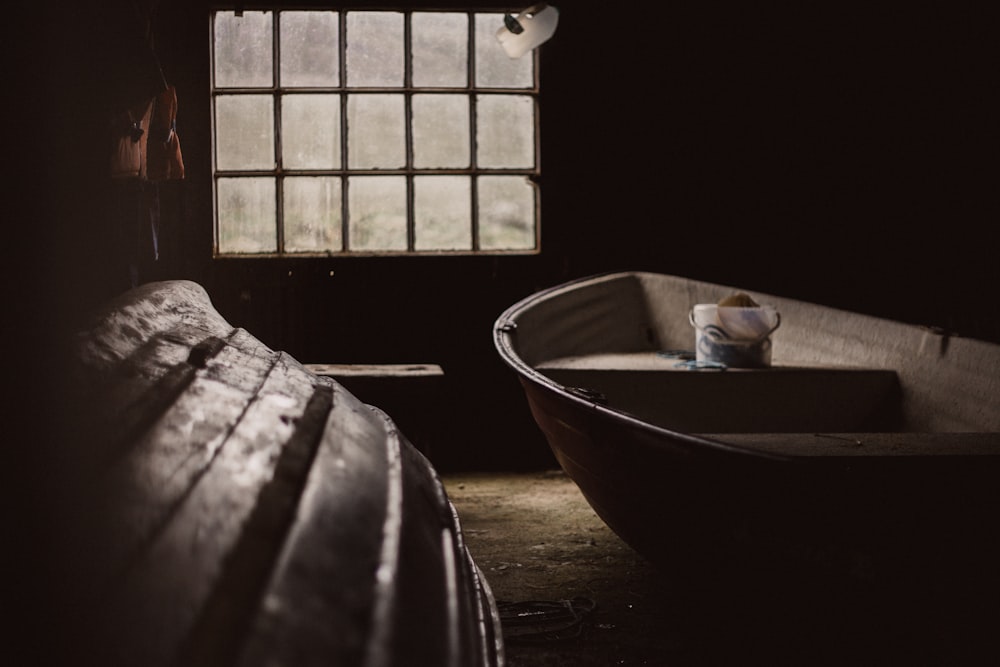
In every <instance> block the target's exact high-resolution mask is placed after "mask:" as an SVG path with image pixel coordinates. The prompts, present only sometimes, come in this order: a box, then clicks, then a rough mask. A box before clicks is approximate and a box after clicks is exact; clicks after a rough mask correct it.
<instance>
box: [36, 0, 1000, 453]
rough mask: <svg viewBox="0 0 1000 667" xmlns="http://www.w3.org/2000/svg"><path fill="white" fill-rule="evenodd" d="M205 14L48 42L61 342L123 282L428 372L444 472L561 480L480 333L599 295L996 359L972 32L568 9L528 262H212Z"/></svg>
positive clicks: (877, 18)
mask: <svg viewBox="0 0 1000 667" xmlns="http://www.w3.org/2000/svg"><path fill="white" fill-rule="evenodd" d="M298 4H301V3H298ZM432 4H433V6H439V7H440V6H446V5H447V4H449V3H447V2H438V3H432ZM453 4H455V3H453ZM730 4H731V5H732V6H729V5H730ZM824 5H831V3H824ZM205 6H207V5H205V4H204V3H201V2H198V1H196V0H183V1H180V0H173V1H171V0H162V1H161V2H159V3H153V11H152V12H150V10H149V6H148V5H147V4H146V3H142V2H139V3H128V2H124V3H121V6H120V7H119V6H117V4H116V3H100V4H98V3H94V6H93V7H83V8H80V7H77V8H75V9H68V10H65V11H62V12H55V11H53V12H50V13H49V15H48V16H46V17H45V19H44V20H45V21H46V22H47V23H46V24H45V25H46V26H51V29H50V30H48V29H47V30H46V33H47V34H46V40H47V41H46V42H44V43H46V44H48V47H47V49H46V51H45V53H46V54H47V57H48V60H47V61H46V72H45V76H46V79H45V81H46V82H47V85H46V91H45V92H46V94H47V95H48V96H49V101H48V103H47V104H46V105H45V109H46V112H45V114H44V118H45V123H46V127H47V130H48V133H47V140H48V141H49V142H50V144H51V146H50V150H49V157H50V161H48V162H47V163H46V166H45V168H46V169H48V170H51V173H50V174H49V175H47V176H46V177H45V179H46V180H45V183H46V185H45V187H44V188H41V191H40V192H39V197H40V199H39V201H40V202H41V205H40V207H39V210H40V211H43V212H44V214H43V215H42V217H41V220H40V225H41V229H42V230H43V231H41V232H40V233H41V237H42V238H43V239H44V244H45V247H46V248H47V249H48V252H47V253H46V255H45V257H44V258H42V260H41V262H36V261H35V260H34V259H33V260H32V262H34V263H33V264H32V268H33V270H34V273H33V275H36V276H39V277H40V278H39V283H38V285H39V290H40V294H43V295H45V298H46V299H48V301H47V302H46V303H47V304H48V306H47V307H46V310H47V311H49V312H51V313H54V314H55V317H57V320H58V321H59V322H61V323H63V324H67V326H68V324H69V323H71V322H72V321H73V318H74V317H76V316H77V315H78V314H79V313H81V312H84V311H85V310H86V309H87V308H89V307H91V306H92V305H94V304H96V303H99V302H100V301H102V300H104V299H106V298H108V297H110V296H111V295H113V294H116V293H118V292H120V291H122V290H124V289H127V288H128V286H129V285H130V281H131V278H130V273H129V266H130V264H131V265H132V266H134V267H135V268H136V270H137V275H138V279H139V281H140V282H145V281H148V280H158V279H163V278H189V279H193V280H197V281H199V282H201V283H202V284H204V285H205V286H206V288H207V289H208V290H209V293H210V294H211V296H212V298H213V301H214V302H215V304H216V306H217V308H218V309H219V311H220V312H221V313H222V314H223V315H224V316H225V317H226V318H227V319H229V321H230V322H232V323H233V324H234V325H237V326H241V327H244V328H246V329H248V330H249V331H250V332H252V333H253V334H254V335H256V336H257V337H258V338H260V339H261V340H262V341H264V342H265V343H266V344H268V345H269V346H271V347H273V348H276V349H284V350H287V351H288V352H289V353H291V354H292V355H294V356H295V357H296V358H298V359H300V360H301V361H304V362H373V363H377V362H384V363H406V362H430V363H438V364H440V365H441V366H442V367H443V368H444V369H445V373H446V378H447V381H446V384H447V386H446V391H445V392H444V397H443V399H442V400H441V402H440V404H438V405H435V406H433V407H432V408H428V418H429V419H436V420H441V423H443V424H445V425H447V429H446V431H447V433H448V435H447V437H446V438H445V442H442V443H441V444H440V447H436V448H435V456H434V458H436V460H435V462H436V463H437V464H438V465H439V466H441V467H443V468H450V467H459V468H476V467H492V468H518V467H526V466H536V465H548V464H549V463H551V460H550V459H549V454H548V451H547V449H546V448H545V446H544V444H543V443H542V441H541V439H540V436H539V434H538V433H537V431H536V430H535V429H534V427H533V425H532V423H531V421H530V417H529V415H528V413H527V408H526V406H525V404H524V402H523V399H522V398H521V395H520V390H519V387H518V386H517V384H516V381H515V379H514V377H513V376H512V374H511V373H509V372H508V371H507V370H506V369H505V368H504V367H502V365H501V364H500V362H499V359H498V357H497V356H496V354H495V352H494V350H493V346H492V340H491V326H492V324H493V321H494V320H495V319H496V317H497V316H498V315H499V314H500V313H501V312H502V311H503V309H504V308H506V307H507V306H509V305H511V304H512V303H513V302H515V301H516V300H518V299H520V298H522V297H524V296H527V295H528V294H530V293H531V292H533V291H535V290H537V289H540V288H542V287H546V286H549V285H552V284H555V283H557V282H561V281H564V280H568V279H571V278H575V277H579V276H583V275H587V274H591V273H598V272H604V271H612V270H619V269H645V270H654V271H662V272H665V273H675V274H680V275H685V276H690V277H694V278H699V279H706V280H712V281H716V282H722V283H728V284H733V285H738V286H741V287H745V288H750V289H757V290H762V291H768V292H773V293H777V294H781V295H784V296H792V297H798V298H803V299H807V300H812V301H818V302H821V303H827V304H830V305H834V306H838V307H843V308H848V309H853V310H860V311H864V312H868V313H872V314H876V315H882V316H886V317H891V318H895V319H900V320H904V321H910V322H914V323H919V324H926V325H930V326H937V327H942V328H944V329H947V330H950V331H953V332H957V333H960V334H963V335H968V336H974V337H980V338H986V339H991V340H1000V302H998V300H997V299H996V297H995V296H993V294H994V292H995V290H996V288H997V286H998V285H1000V280H998V277H1000V273H998V268H997V264H998V263H997V261H996V259H995V245H994V241H993V240H992V239H993V231H992V228H993V227H994V226H995V224H996V222H997V220H998V217H997V213H998V204H997V196H996V183H997V182H998V180H997V177H998V175H1000V174H998V173H997V171H998V169H997V160H996V155H997V154H998V153H997V147H998V146H997V143H998V142H997V138H998V137H997V134H998V132H1000V123H998V122H997V118H998V116H997V110H998V101H1000V93H998V90H997V83H996V81H997V80H996V77H995V70H994V69H993V68H994V67H995V64H996V62H1000V58H998V57H997V56H998V55H1000V54H998V53H997V51H998V47H997V46H996V45H995V44H993V43H990V41H989V40H988V39H987V38H988V36H989V35H988V31H989V30H990V26H991V24H989V23H988V22H987V21H985V19H984V17H979V16H975V15H973V14H968V13H964V11H963V10H958V9H952V8H950V6H949V5H945V4H943V3H942V4H940V5H928V4H920V5H919V6H914V7H911V8H903V7H899V8H894V9H893V10H891V11H890V10H874V9H872V8H870V7H860V6H859V7H855V6H853V4H852V3H848V4H843V3H836V4H835V5H831V6H822V7H815V8H807V7H804V6H795V7H791V8H786V9H785V10H782V11H778V10H777V9H773V8H765V7H759V6H754V5H753V4H752V3H725V4H719V3H669V2H665V3H658V4H656V5H653V6H648V7H647V6H644V5H634V6H633V7H628V6H624V5H623V6H615V7H614V8H613V9H612V8H611V7H610V6H609V5H608V4H607V3H596V2H586V3H585V2H566V3H563V4H562V5H557V6H559V8H560V10H561V19H560V26H559V29H558V32H557V33H556V35H555V37H554V38H553V39H552V40H551V41H550V42H549V43H547V44H546V45H544V46H543V47H542V87H543V96H542V100H541V112H542V170H543V176H542V197H543V199H542V202H543V203H542V216H543V222H542V225H543V226H542V229H543V232H542V248H543V249H542V252H541V254H540V255H538V256H528V257H460V258H433V257H414V258H393V259H379V258H346V259H324V260H253V259H247V260H231V259H227V260H213V259H212V257H211V238H212V235H211V225H212V210H211V184H210V156H209V150H210V117H209V104H208V96H207V91H208V86H209V79H208V68H209V60H208V58H209V53H208V18H207V10H206V9H205ZM246 6H247V7H248V8H249V7H250V5H249V4H248V5H246ZM137 8H138V16H139V17H140V18H142V17H144V16H151V17H152V29H153V32H152V35H153V37H154V45H155V50H156V53H157V55H158V57H159V60H160V63H161V65H162V68H163V71H164V74H165V77H166V79H167V80H168V81H169V82H170V83H172V84H173V85H175V86H176V88H177V93H178V100H179V110H178V131H179V135H180V138H181V143H182V149H183V154H184V159H185V165H186V168H187V177H186V178H185V180H184V181H180V182H170V183H164V184H161V185H160V186H159V188H158V195H159V198H160V210H161V214H162V220H161V227H160V235H159V250H160V255H159V258H158V259H156V260H155V261H154V260H153V259H152V255H151V249H150V244H151V241H150V239H149V237H148V234H147V233H146V232H145V230H137V228H136V227H135V224H134V216H133V215H132V213H131V211H132V210H134V209H133V208H131V207H132V206H133V203H134V201H135V198H136V197H137V196H138V194H137V191H136V189H135V188H132V189H130V187H129V186H127V185H125V186H122V185H121V184H118V185H113V184H111V183H110V180H109V179H108V177H107V163H108V159H109V152H108V151H109V145H108V141H107V134H106V133H107V122H108V114H109V112H110V110H111V107H112V106H113V104H114V100H115V99H117V97H116V96H119V95H121V94H123V90H127V89H128V88H127V86H126V85H125V82H127V81H128V80H129V77H130V74H129V72H130V71H131V69H134V67H133V66H134V65H135V62H134V60H132V59H131V58H132V56H130V55H126V54H129V53H130V51H129V50H128V49H127V48H125V46H124V45H125V44H126V43H128V42H129V38H134V37H135V36H136V35H137V34H141V29H140V30H139V32H138V33H137V32H136V30H137V29H136V27H135V26H136V16H137V14H136V9H137ZM512 9H516V8H512ZM133 46H134V45H133ZM362 398H363V397H362Z"/></svg>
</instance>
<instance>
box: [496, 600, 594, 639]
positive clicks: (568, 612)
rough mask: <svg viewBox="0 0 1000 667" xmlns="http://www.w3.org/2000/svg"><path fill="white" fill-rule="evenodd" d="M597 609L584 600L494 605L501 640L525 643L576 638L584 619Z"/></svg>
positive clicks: (536, 601)
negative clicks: (500, 631) (501, 633)
mask: <svg viewBox="0 0 1000 667" xmlns="http://www.w3.org/2000/svg"><path fill="white" fill-rule="evenodd" d="M596 606H597V605H596V603H595V602H594V601H593V600H591V599H589V598H583V597H576V598H573V599H571V600H523V601H519V602H505V601H501V600H498V601H497V611H499V613H500V627H501V629H502V630H503V636H504V639H505V640H506V641H511V642H525V643H541V642H550V641H558V640H560V639H570V638H573V637H578V636H579V635H580V630H581V626H582V623H583V619H584V617H585V616H586V615H587V614H589V613H590V612H592V611H593V610H594V608H595V607H596Z"/></svg>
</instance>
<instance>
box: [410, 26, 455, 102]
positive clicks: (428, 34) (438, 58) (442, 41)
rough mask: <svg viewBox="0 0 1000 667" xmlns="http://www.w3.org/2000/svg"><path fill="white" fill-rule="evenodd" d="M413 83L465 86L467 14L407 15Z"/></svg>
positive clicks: (431, 85)
mask: <svg viewBox="0 0 1000 667" xmlns="http://www.w3.org/2000/svg"><path fill="white" fill-rule="evenodd" d="M410 35H411V41H412V48H413V54H412V57H413V61H412V62H413V85H414V86H422V87H434V86H440V87H464V86H465V85H466V83H467V81H468V79H469V69H468V58H467V54H468V50H469V17H468V15H466V14H442V13H437V12H416V13H414V14H413V15H412V17H411V19H410Z"/></svg>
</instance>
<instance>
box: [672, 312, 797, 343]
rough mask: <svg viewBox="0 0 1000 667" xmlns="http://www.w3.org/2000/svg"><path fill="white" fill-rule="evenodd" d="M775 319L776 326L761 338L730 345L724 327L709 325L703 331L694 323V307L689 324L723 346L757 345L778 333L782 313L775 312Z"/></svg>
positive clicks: (690, 313)
mask: <svg viewBox="0 0 1000 667" xmlns="http://www.w3.org/2000/svg"><path fill="white" fill-rule="evenodd" d="M774 317H775V320H776V321H775V323H774V326H773V327H771V328H770V329H768V330H767V331H766V332H765V333H763V334H761V335H760V336H758V337H757V338H754V339H753V340H739V341H732V342H731V343H729V342H726V341H728V340H729V334H727V333H726V332H725V330H724V329H722V327H718V326H716V325H714V324H709V325H706V326H705V327H704V329H702V328H701V327H699V326H698V325H697V324H695V322H694V308H693V307H692V308H691V309H690V310H689V311H688V322H690V323H691V326H693V327H694V328H695V329H696V330H698V331H704V332H705V333H707V334H708V335H709V336H711V337H712V339H713V340H715V341H717V342H719V343H721V344H723V345H753V344H755V343H759V342H761V341H762V340H765V339H766V338H767V337H768V336H770V335H771V334H773V333H774V332H775V331H777V329H778V327H780V326H781V313H779V312H778V311H775V312H774Z"/></svg>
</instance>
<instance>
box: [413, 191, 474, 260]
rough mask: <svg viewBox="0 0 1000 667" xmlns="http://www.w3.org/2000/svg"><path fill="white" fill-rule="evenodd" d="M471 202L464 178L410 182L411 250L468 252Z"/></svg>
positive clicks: (470, 231)
mask: <svg viewBox="0 0 1000 667" xmlns="http://www.w3.org/2000/svg"><path fill="white" fill-rule="evenodd" d="M471 198H472V187H471V179H469V177H468V176H418V177H416V178H414V179H413V219H414V225H415V232H414V247H415V248H416V249H417V250H471V249H472V214H471V213H470V210H471V209H470V201H471Z"/></svg>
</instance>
